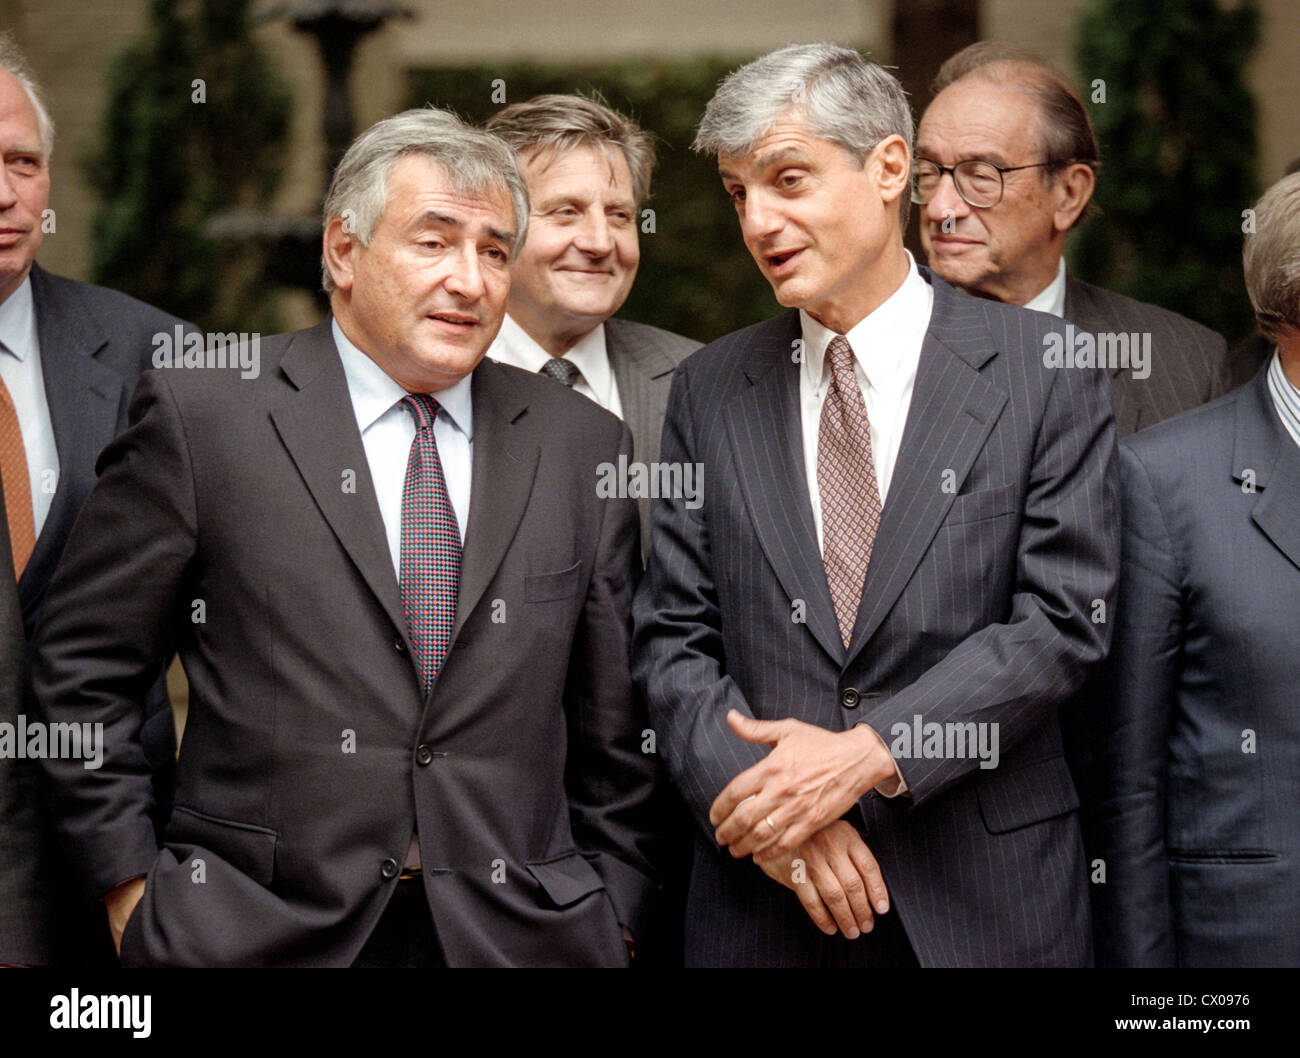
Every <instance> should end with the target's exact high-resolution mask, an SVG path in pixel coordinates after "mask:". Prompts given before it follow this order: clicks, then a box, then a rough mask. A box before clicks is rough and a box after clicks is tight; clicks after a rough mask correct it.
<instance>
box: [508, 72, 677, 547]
mask: <svg viewBox="0 0 1300 1058" xmlns="http://www.w3.org/2000/svg"><path fill="white" fill-rule="evenodd" d="M487 128H488V130H489V131H491V132H494V133H496V134H497V135H498V136H500V137H501V138H502V139H504V140H505V141H506V142H507V143H509V144H510V146H511V147H513V148H514V149H515V151H516V152H518V154H519V156H520V160H521V162H522V166H523V171H524V175H525V177H526V178H527V180H528V192H529V195H530V197H531V200H532V216H531V218H530V219H529V226H528V242H527V243H526V244H525V245H524V247H523V248H522V249H521V250H520V251H519V256H518V257H517V258H516V259H515V261H514V263H513V264H512V265H511V269H510V273H511V284H510V300H509V302H508V303H507V305H506V319H505V322H504V323H503V324H502V325H501V333H500V334H499V335H497V339H496V341H495V342H493V343H492V348H491V349H489V350H488V356H490V357H492V358H494V359H496V360H500V361H501V362H502V363H507V364H514V365H515V366H516V367H520V368H523V369H524V370H525V371H541V372H543V373H545V374H547V375H550V376H551V377H552V378H555V379H557V380H558V381H560V382H563V383H564V384H565V385H568V386H572V387H573V388H574V389H576V390H577V391H578V392H579V393H582V394H583V395H584V396H587V397H590V398H591V399H592V400H594V401H595V402H596V403H597V404H599V405H600V406H601V407H602V408H606V409H608V410H609V411H612V412H613V413H614V414H615V415H617V416H618V417H619V418H621V419H622V420H623V421H624V422H626V423H627V425H628V428H629V429H630V430H631V431H632V448H633V454H634V456H635V458H636V460H637V461H638V462H640V463H644V464H647V465H649V464H653V463H654V462H655V461H656V460H657V459H658V458H659V435H660V432H661V430H662V428H663V423H664V409H665V408H666V407H667V405H668V387H669V382H670V381H671V378H672V373H673V368H675V367H676V366H677V365H678V364H679V363H681V361H682V360H683V359H684V358H685V357H686V356H687V355H688V354H690V353H692V352H694V351H695V350H696V349H698V348H699V347H700V343H699V342H694V341H691V340H690V339H689V338H683V337H682V336H681V335H680V334H673V333H672V332H671V331H665V330H661V329H660V328H658V327H650V326H647V325H646V324H644V323H633V322H631V321H629V320H616V319H612V318H611V317H612V316H613V315H614V313H616V312H618V310H619V309H621V308H622V307H623V302H625V301H626V300H627V296H628V294H629V293H630V292H631V290H632V283H633V281H634V280H635V279H636V272H637V266H638V264H639V263H640V260H641V250H640V246H639V244H638V239H637V232H638V228H639V226H640V210H641V206H642V205H643V204H644V203H645V201H646V200H647V199H648V198H649V197H650V174H651V172H652V171H653V169H654V163H655V151H654V143H653V142H652V141H651V139H650V137H649V136H648V135H646V133H645V132H643V131H642V130H641V129H640V128H638V127H637V125H636V124H635V123H634V122H632V121H631V120H629V119H628V118H626V117H624V116H623V115H622V114H619V113H618V112H617V111H614V110H611V109H610V108H609V107H606V106H603V105H602V104H600V103H598V102H595V101H593V100H590V99H583V98H582V97H581V96H574V95H542V96H537V97H536V98H534V99H530V100H528V102H526V103H515V104H513V105H511V106H508V107H505V108H504V109H502V110H500V111H498V112H497V113H496V114H494V115H493V116H492V118H491V120H490V121H488V123H487ZM638 491H640V490H638ZM638 498H639V499H640V510H641V548H642V554H643V556H644V555H646V554H648V553H649V550H650V497H649V495H641V496H639V497H638Z"/></svg>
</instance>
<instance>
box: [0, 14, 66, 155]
mask: <svg viewBox="0 0 1300 1058" xmlns="http://www.w3.org/2000/svg"><path fill="white" fill-rule="evenodd" d="M0 68H3V69H5V70H8V71H9V72H10V73H11V74H13V75H14V77H16V78H17V79H18V83H19V84H20V85H22V86H23V91H24V92H26V93H27V100H28V102H30V103H31V104H32V109H33V110H35V111H36V127H37V131H38V133H39V135H40V137H41V153H43V154H44V155H45V159H46V161H49V158H50V155H51V154H53V153H54V122H53V121H52V120H51V119H50V112H49V111H48V110H47V109H46V107H45V93H44V92H43V91H41V86H40V84H39V83H38V82H37V80H36V77H35V75H34V74H33V73H32V68H31V66H29V65H28V63H27V57H26V56H25V55H24V54H23V52H22V49H21V48H19V47H18V44H17V42H16V41H15V40H14V38H13V34H11V33H9V32H8V31H6V32H4V33H0Z"/></svg>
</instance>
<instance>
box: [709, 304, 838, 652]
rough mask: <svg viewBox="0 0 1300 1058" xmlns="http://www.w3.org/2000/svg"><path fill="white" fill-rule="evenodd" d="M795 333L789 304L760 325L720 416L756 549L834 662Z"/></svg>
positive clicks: (794, 317) (835, 627)
mask: <svg viewBox="0 0 1300 1058" xmlns="http://www.w3.org/2000/svg"><path fill="white" fill-rule="evenodd" d="M799 335H800V331H799V314H798V312H794V311H791V312H787V313H785V314H784V315H782V316H778V317H777V318H776V319H774V320H772V321H770V322H769V323H768V324H767V325H765V326H764V327H762V328H760V329H759V331H758V334H757V337H756V338H755V341H754V344H753V345H752V346H751V347H750V349H749V351H748V353H747V358H746V363H745V367H744V372H745V376H746V378H747V379H748V380H749V382H750V384H751V385H750V388H749V389H748V390H747V391H745V392H744V393H743V394H741V396H740V397H738V398H737V399H736V400H735V401H734V402H733V403H731V404H730V405H728V407H727V410H726V413H725V415H726V420H727V429H728V433H729V435H730V438H731V445H732V450H733V452H734V453H735V456H736V468H737V477H738V478H739V481H740V487H741V489H742V491H743V492H744V495H745V502H746V504H747V506H748V508H749V515H750V519H751V520H752V522H753V524H754V531H755V533H756V534H757V536H758V540H759V544H760V545H761V546H762V548H763V553H764V554H765V555H766V556H767V560H768V562H770V563H771V565H772V568H773V569H774V570H775V571H776V576H777V579H778V580H779V581H780V582H781V586H782V587H783V588H784V589H785V592H786V594H787V595H788V596H789V597H790V600H791V602H794V601H796V600H800V599H802V600H803V601H804V604H805V614H804V616H805V618H806V620H807V625H808V630H809V631H810V632H811V633H812V634H813V636H814V637H815V638H816V640H817V642H818V643H820V644H821V646H822V648H823V649H824V650H825V651H826V653H827V654H829V655H830V656H831V658H833V659H834V660H835V663H836V664H837V665H839V664H842V663H843V661H844V644H843V643H842V642H841V640H840V633H839V626H838V625H837V624H836V621H835V611H834V609H833V607H832V605H831V594H830V588H829V587H828V586H827V584H826V568H825V567H824V566H823V565H822V559H821V555H820V554H819V553H818V550H817V528H816V525H815V524H814V522H813V514H812V506H811V504H810V503H809V501H808V478H807V475H806V474H805V473H804V463H803V431H802V429H801V427H800V416H799V365H798V364H796V363H794V362H793V361H792V359H791V356H790V353H791V350H792V348H793V342H794V341H795V340H796V339H797V338H798V337H799Z"/></svg>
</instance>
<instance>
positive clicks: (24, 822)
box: [0, 490, 51, 966]
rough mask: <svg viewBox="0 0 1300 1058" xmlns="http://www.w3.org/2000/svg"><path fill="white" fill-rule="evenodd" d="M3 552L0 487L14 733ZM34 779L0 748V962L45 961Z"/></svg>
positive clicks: (1, 628)
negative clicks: (1, 838)
mask: <svg viewBox="0 0 1300 1058" xmlns="http://www.w3.org/2000/svg"><path fill="white" fill-rule="evenodd" d="M8 555H9V522H8V519H7V517H6V516H5V504H4V491H3V490H0V560H2V561H0V725H10V726H11V730H14V731H15V732H16V730H17V727H18V723H19V721H18V718H19V716H20V715H21V714H22V712H23V710H24V709H25V708H26V703H27V678H26V663H27V657H26V654H27V647H26V644H25V642H24V639H23V617H22V610H21V609H20V608H19V605H18V588H17V585H16V584H15V583H14V579H13V577H12V576H10V568H11V567H10V565H9V562H8V558H7V556H8ZM15 749H16V747H15ZM36 784H37V764H36V762H35V761H32V760H22V759H20V758H18V757H17V755H16V752H15V753H8V752H5V753H0V835H3V841H0V966H33V965H39V964H42V963H46V962H49V961H50V951H51V949H50V939H49V921H48V918H49V907H48V902H47V898H46V895H45V893H44V892H43V891H42V890H43V886H44V881H43V879H42V872H41V859H42V857H43V856H44V855H45V843H44V841H43V839H42V833H41V814H40V808H39V803H38V800H37V794H36Z"/></svg>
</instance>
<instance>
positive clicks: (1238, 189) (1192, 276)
mask: <svg viewBox="0 0 1300 1058" xmlns="http://www.w3.org/2000/svg"><path fill="white" fill-rule="evenodd" d="M1258 32H1259V8H1258V6H1257V4H1256V2H1255V0H1241V2H1240V3H1238V4H1236V5H1235V7H1233V6H1231V5H1226V4H1224V5H1221V4H1220V3H1218V2H1216V0H1143V2H1142V3H1133V2H1132V0H1091V2H1090V3H1089V4H1088V5H1087V7H1086V8H1085V9H1084V11H1083V13H1082V15H1081V21H1080V33H1079V45H1078V58H1079V71H1080V80H1081V82H1082V87H1083V89H1084V92H1085V97H1086V98H1088V99H1090V110H1091V113H1092V119H1093V123H1094V124H1095V126H1096V129H1097V135H1098V138H1099V139H1100V141H1101V156H1102V168H1101V172H1100V175H1099V179H1098V189H1097V194H1096V197H1095V198H1094V200H1093V201H1094V202H1095V203H1096V204H1097V205H1098V206H1099V207H1100V214H1099V215H1098V216H1096V217H1095V218H1093V219H1092V220H1089V221H1088V222H1086V224H1085V225H1083V226H1082V227H1081V229H1080V231H1079V233H1078V235H1077V242H1076V243H1075V246H1074V262H1075V264H1076V266H1077V269H1078V271H1079V273H1080V274H1081V275H1083V276H1084V277H1085V278H1089V279H1093V280H1095V281H1096V282H1099V283H1102V284H1104V285H1105V286H1108V287H1111V288H1112V289H1115V290H1118V291H1121V292H1122V293H1125V294H1128V295H1130V296H1131V297H1136V298H1140V299H1141V300H1143V301H1151V302H1155V303H1156V304H1158V305H1163V306H1165V307H1166V308H1170V309H1173V310H1174V311H1175V312H1181V313H1183V314H1184V315H1186V316H1190V317H1191V318H1192V319H1195V320H1199V321H1200V322H1202V323H1205V324H1206V325H1208V326H1210V327H1213V328H1214V329H1215V330H1217V331H1220V332H1221V333H1223V334H1224V335H1225V336H1226V337H1227V339H1228V343H1229V345H1232V344H1234V342H1235V341H1237V340H1238V339H1240V338H1242V337H1244V336H1246V335H1248V334H1250V333H1252V332H1253V330H1254V318H1253V316H1252V314H1251V309H1250V302H1249V300H1248V299H1247V297H1246V291H1245V286H1244V284H1243V282H1242V276H1241V240H1242V223H1243V220H1242V211H1243V210H1245V209H1247V208H1249V207H1250V205H1251V203H1252V202H1253V201H1254V200H1255V198H1256V195H1257V191H1258V185H1257V180H1256V160H1255V159H1256V149H1255V104H1254V99H1253V97H1252V95H1251V93H1250V90H1249V88H1248V86H1247V84H1246V81H1245V76H1244V72H1245V67H1246V64H1247V62H1248V60H1249V58H1250V53H1251V50H1252V49H1253V47H1254V46H1255V42H1256V39H1257V37H1258ZM1098 81H1101V82H1104V84H1102V85H1098V83H1097V82H1098ZM1100 90H1104V93H1105V101H1104V102H1102V101H1099V96H1100Z"/></svg>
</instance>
